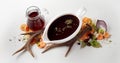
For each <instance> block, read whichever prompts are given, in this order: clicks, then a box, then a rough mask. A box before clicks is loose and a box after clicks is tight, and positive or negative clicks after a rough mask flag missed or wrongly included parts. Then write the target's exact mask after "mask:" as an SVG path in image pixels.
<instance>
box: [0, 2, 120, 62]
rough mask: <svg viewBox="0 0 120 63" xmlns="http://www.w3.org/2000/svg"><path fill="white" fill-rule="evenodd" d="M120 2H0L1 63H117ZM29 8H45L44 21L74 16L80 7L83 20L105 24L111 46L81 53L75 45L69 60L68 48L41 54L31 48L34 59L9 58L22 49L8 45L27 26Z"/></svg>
mask: <svg viewBox="0 0 120 63" xmlns="http://www.w3.org/2000/svg"><path fill="white" fill-rule="evenodd" d="M119 2H120V1H119V0H1V2H0V63H120V49H119V48H120V41H119V39H120V38H119V35H120V28H119V27H120V3H119ZM29 6H38V7H39V8H40V9H43V8H46V9H47V10H48V11H49V15H48V16H47V21H49V19H51V18H52V17H54V16H55V15H57V14H59V13H61V12H74V13H75V12H76V11H77V10H78V9H79V8H80V7H81V6H84V7H85V8H86V9H87V13H86V14H85V16H87V17H90V18H93V19H102V20H105V21H106V22H107V23H108V25H109V32H110V33H111V34H112V37H111V40H112V43H111V44H103V47H102V48H99V49H96V48H92V47H86V48H84V49H80V48H79V46H78V45H77V46H76V44H75V45H74V47H73V48H72V51H71V52H70V53H69V55H68V57H64V54H65V53H66V50H67V48H66V47H62V48H58V49H53V50H51V51H49V52H46V53H44V54H41V52H42V51H43V50H42V49H39V48H37V46H33V49H32V50H33V52H34V54H35V56H36V57H35V58H32V56H31V55H30V54H29V53H28V52H25V53H24V54H17V55H15V56H12V53H13V52H15V51H16V50H17V49H19V48H20V47H21V46H23V43H22V42H17V40H15V41H11V42H10V41H9V39H10V38H14V36H19V34H20V33H19V32H20V29H19V26H20V24H22V23H25V22H26V17H25V11H26V9H27V8H28V7H29Z"/></svg>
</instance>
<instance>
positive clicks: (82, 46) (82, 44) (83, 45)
mask: <svg viewBox="0 0 120 63" xmlns="http://www.w3.org/2000/svg"><path fill="white" fill-rule="evenodd" d="M79 42H80V43H81V48H84V47H86V46H87V45H86V43H85V42H83V41H82V40H79Z"/></svg>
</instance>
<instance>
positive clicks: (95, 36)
mask: <svg viewBox="0 0 120 63" xmlns="http://www.w3.org/2000/svg"><path fill="white" fill-rule="evenodd" d="M82 21H83V23H82V28H81V30H83V29H85V27H86V24H89V25H90V26H91V27H92V30H91V31H89V32H87V33H85V34H84V35H83V36H82V37H81V38H80V39H79V42H80V43H81V48H84V47H86V46H92V47H94V48H100V47H102V46H101V44H100V42H98V40H99V41H100V40H104V39H108V38H109V37H110V36H111V35H110V34H109V33H108V31H107V24H106V23H105V21H103V20H97V23H94V22H93V21H92V19H91V18H88V17H84V18H83V20H82ZM109 42H111V41H109Z"/></svg>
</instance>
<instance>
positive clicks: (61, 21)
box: [47, 14, 79, 40]
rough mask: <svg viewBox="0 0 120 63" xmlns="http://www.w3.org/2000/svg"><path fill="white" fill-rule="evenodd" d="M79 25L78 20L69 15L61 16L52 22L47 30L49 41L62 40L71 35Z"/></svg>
mask: <svg viewBox="0 0 120 63" xmlns="http://www.w3.org/2000/svg"><path fill="white" fill-rule="evenodd" d="M78 25H79V19H78V18H77V17H76V16H74V15H71V14H67V15H63V16H61V17H58V18H57V19H55V20H54V22H53V23H52V24H51V25H50V27H49V29H48V33H47V35H48V38H49V40H59V39H64V38H66V37H68V36H70V35H71V34H73V33H74V32H75V31H76V29H77V27H78Z"/></svg>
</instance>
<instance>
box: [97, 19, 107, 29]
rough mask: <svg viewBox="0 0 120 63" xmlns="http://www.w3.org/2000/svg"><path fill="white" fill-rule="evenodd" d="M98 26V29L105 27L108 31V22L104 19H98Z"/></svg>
mask: <svg viewBox="0 0 120 63" xmlns="http://www.w3.org/2000/svg"><path fill="white" fill-rule="evenodd" d="M96 27H97V29H99V28H101V27H103V28H104V29H105V31H107V24H106V22H105V21H104V20H97V23H96Z"/></svg>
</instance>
